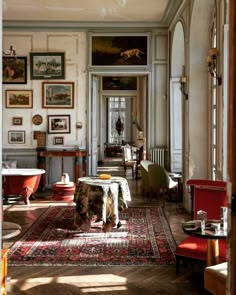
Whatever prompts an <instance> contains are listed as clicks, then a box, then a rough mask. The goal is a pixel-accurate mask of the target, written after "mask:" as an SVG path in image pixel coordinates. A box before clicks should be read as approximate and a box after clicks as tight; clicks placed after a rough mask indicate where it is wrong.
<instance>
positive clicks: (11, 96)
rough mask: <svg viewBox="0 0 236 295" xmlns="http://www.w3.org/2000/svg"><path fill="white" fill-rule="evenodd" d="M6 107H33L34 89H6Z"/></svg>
mask: <svg viewBox="0 0 236 295" xmlns="http://www.w3.org/2000/svg"><path fill="white" fill-rule="evenodd" d="M5 94H6V108H19V109H20V108H22V109H31V108H32V107H33V90H6V91H5Z"/></svg>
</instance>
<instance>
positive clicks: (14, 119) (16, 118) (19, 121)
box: [12, 117, 23, 126]
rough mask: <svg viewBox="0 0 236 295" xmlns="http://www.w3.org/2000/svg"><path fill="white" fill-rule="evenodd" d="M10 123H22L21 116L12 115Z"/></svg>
mask: <svg viewBox="0 0 236 295" xmlns="http://www.w3.org/2000/svg"><path fill="white" fill-rule="evenodd" d="M12 125H18V126H19V125H23V117H12Z"/></svg>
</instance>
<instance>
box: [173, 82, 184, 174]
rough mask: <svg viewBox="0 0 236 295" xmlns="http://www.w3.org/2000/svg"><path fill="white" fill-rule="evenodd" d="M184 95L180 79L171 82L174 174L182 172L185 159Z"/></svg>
mask: <svg viewBox="0 0 236 295" xmlns="http://www.w3.org/2000/svg"><path fill="white" fill-rule="evenodd" d="M182 109H183V107H182V93H181V92H180V89H179V79H171V81H170V130H171V134H170V157H171V161H170V163H171V167H170V170H171V171H172V172H182V157H183V144H182V138H183V118H182V113H183V112H182Z"/></svg>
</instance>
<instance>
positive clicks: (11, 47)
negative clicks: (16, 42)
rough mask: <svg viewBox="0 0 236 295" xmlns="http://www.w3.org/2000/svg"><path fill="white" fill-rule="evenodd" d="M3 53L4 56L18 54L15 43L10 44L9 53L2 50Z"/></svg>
mask: <svg viewBox="0 0 236 295" xmlns="http://www.w3.org/2000/svg"><path fill="white" fill-rule="evenodd" d="M2 54H3V55H4V56H14V57H15V56H16V50H15V49H14V47H13V45H11V46H10V48H9V53H6V52H5V51H4V50H3V51H2Z"/></svg>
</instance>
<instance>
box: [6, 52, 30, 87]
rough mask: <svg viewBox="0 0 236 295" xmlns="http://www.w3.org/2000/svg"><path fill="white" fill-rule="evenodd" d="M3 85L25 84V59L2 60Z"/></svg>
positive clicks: (9, 58)
mask: <svg viewBox="0 0 236 295" xmlns="http://www.w3.org/2000/svg"><path fill="white" fill-rule="evenodd" d="M2 82H3V84H26V83H27V57H19V56H18V57H14V56H9V57H8V56H4V57H3V59H2Z"/></svg>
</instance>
